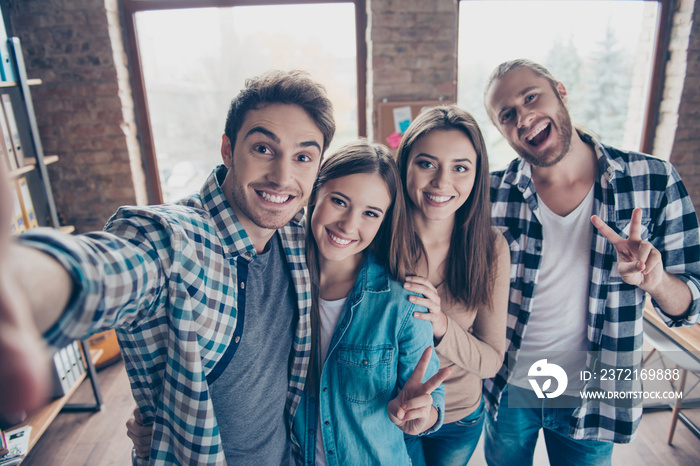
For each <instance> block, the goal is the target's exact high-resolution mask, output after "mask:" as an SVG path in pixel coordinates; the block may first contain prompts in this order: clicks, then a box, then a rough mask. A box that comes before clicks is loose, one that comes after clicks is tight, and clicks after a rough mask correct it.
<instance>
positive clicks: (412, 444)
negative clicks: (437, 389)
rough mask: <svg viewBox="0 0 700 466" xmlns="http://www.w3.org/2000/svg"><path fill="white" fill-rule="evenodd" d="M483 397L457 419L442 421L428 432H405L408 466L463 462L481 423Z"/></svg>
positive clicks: (474, 445) (472, 449)
mask: <svg viewBox="0 0 700 466" xmlns="http://www.w3.org/2000/svg"><path fill="white" fill-rule="evenodd" d="M484 411H485V410H484V400H483V399H482V400H481V403H480V404H479V407H478V408H476V411H474V412H473V413H471V414H470V415H468V416H467V417H465V418H463V419H460V420H459V421H455V422H450V423H449V424H443V425H442V427H440V429H439V430H438V431H437V432H433V433H432V434H428V435H421V436H419V437H418V436H412V435H405V436H404V441H405V442H406V448H407V449H408V455H409V456H410V457H411V465H412V466H426V465H431V466H432V465H445V466H451V465H465V464H467V462H468V461H469V458H471V456H472V453H474V449H476V444H477V443H479V437H481V429H482V427H483V426H484Z"/></svg>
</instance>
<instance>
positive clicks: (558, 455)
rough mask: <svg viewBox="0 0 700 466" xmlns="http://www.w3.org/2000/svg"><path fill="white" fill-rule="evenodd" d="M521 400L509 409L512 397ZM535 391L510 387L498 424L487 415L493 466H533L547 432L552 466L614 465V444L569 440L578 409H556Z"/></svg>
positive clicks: (486, 435)
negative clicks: (538, 442) (572, 418)
mask: <svg viewBox="0 0 700 466" xmlns="http://www.w3.org/2000/svg"><path fill="white" fill-rule="evenodd" d="M509 396H510V398H514V399H515V398H516V397H517V399H518V404H517V405H518V406H523V405H529V406H528V407H524V408H509V407H508V398H509ZM550 401H552V400H540V399H538V398H536V397H535V395H534V393H533V392H532V391H531V390H525V389H522V388H520V387H516V386H514V385H508V386H507V387H506V389H505V390H504V391H503V395H502V396H501V403H500V405H499V406H498V421H497V422H494V421H493V419H492V418H491V416H490V415H486V425H485V427H484V452H485V454H486V462H487V463H488V464H489V466H532V459H533V455H534V453H535V444H536V443H537V437H538V435H539V432H540V429H544V440H545V444H546V446H547V456H548V457H549V463H550V464H551V465H552V466H584V465H585V466H610V462H611V458H612V450H613V444H612V443H610V442H601V441H597V440H574V439H571V438H569V436H568V435H567V434H568V431H569V422H570V421H571V416H572V414H573V412H574V409H575V408H571V407H568V408H562V407H553V406H552V404H550Z"/></svg>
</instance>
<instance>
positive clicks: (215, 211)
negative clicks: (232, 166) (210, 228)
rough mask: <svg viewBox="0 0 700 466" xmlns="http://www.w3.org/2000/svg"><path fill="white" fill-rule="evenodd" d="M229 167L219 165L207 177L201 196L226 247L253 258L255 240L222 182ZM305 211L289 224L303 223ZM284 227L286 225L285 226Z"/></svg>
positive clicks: (232, 252)
mask: <svg viewBox="0 0 700 466" xmlns="http://www.w3.org/2000/svg"><path fill="white" fill-rule="evenodd" d="M227 172H228V168H226V166H225V165H219V166H218V167H216V168H215V169H214V170H213V171H212V173H211V174H210V175H209V176H208V177H207V179H206V181H205V182H204V185H203V186H202V189H201V190H200V196H201V199H202V203H203V205H204V208H205V209H206V210H207V211H208V212H209V215H210V216H211V219H212V221H213V223H214V224H215V225H216V228H217V230H218V231H219V236H220V237H221V240H222V243H223V245H224V247H225V248H226V249H227V251H228V252H229V253H230V254H233V255H241V256H243V257H244V258H245V259H248V260H252V259H253V258H254V257H255V256H256V252H255V247H254V246H253V242H252V241H251V240H250V238H249V237H248V233H246V231H245V229H244V228H243V225H242V224H241V222H240V221H239V220H238V217H236V214H235V213H234V211H233V209H232V208H231V206H230V205H229V203H228V201H227V200H226V197H225V196H224V192H223V190H222V189H221V184H222V183H223V181H224V179H225V178H226V173H227ZM303 214H304V211H303V210H302V211H300V212H298V213H297V214H296V215H295V216H294V217H293V218H292V220H290V222H289V223H288V225H293V226H296V227H299V226H301V225H302V224H303V216H304V215H303ZM283 228H284V227H283Z"/></svg>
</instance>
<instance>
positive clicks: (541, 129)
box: [526, 123, 549, 141]
mask: <svg viewBox="0 0 700 466" xmlns="http://www.w3.org/2000/svg"><path fill="white" fill-rule="evenodd" d="M548 124H549V123H544V124H542V125H540V126H538V127H536V128H535V130H534V131H533V133H532V134H530V135H529V136H528V137H527V138H526V139H527V140H528V141H532V140H533V139H534V138H535V136H537V135H538V134H540V133H541V132H542V131H544V129H545V128H546V127H547V125H548Z"/></svg>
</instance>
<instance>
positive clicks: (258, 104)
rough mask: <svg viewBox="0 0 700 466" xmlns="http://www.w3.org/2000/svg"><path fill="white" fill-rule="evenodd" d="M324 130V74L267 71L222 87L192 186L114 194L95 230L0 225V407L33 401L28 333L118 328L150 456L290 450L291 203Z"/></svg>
mask: <svg viewBox="0 0 700 466" xmlns="http://www.w3.org/2000/svg"><path fill="white" fill-rule="evenodd" d="M334 132H335V123H334V120H333V114H332V105H331V103H330V101H329V100H328V98H327V96H326V93H325V90H324V89H323V87H322V86H321V85H319V84H318V83H316V82H314V81H313V80H311V79H310V78H309V77H308V76H307V75H306V74H304V73H301V72H272V73H268V74H265V75H263V76H260V77H257V78H253V79H250V80H248V81H247V82H246V87H245V89H244V90H242V91H241V93H240V94H239V95H238V96H237V97H236V98H235V99H234V100H233V101H232V104H231V108H230V111H229V115H228V118H227V121H226V128H225V134H224V135H223V137H222V143H221V155H222V159H223V165H220V166H219V167H217V168H216V169H215V170H214V171H213V172H212V174H211V175H210V176H209V178H208V179H207V181H206V182H205V184H204V186H203V187H202V189H201V191H200V192H199V193H197V194H195V195H192V196H190V197H187V198H185V199H183V200H181V201H179V202H178V203H176V204H173V205H161V206H150V207H123V208H121V209H119V211H118V212H117V213H116V214H115V215H114V216H113V217H112V218H111V219H110V220H109V222H108V223H107V226H106V227H105V231H104V232H96V233H90V234H86V235H78V236H67V235H61V234H60V233H58V232H55V231H53V230H49V231H46V230H37V231H31V232H27V233H26V234H23V235H22V236H21V237H19V238H16V239H12V240H10V239H9V238H8V237H7V234H6V233H5V232H3V233H2V235H3V236H2V238H0V251H1V252H2V266H1V268H0V352H1V353H2V354H3V358H2V360H3V362H1V363H0V411H2V412H8V411H10V410H14V411H20V410H23V409H31V408H34V407H36V406H37V405H38V404H40V402H41V401H42V399H43V397H42V393H43V392H44V390H43V389H45V388H46V380H47V378H46V374H47V369H46V367H47V366H46V365H44V364H41V365H40V364H39V362H38V361H39V360H40V359H38V358H41V359H44V354H43V353H42V351H41V350H40V349H39V346H40V343H39V338H38V334H39V333H41V334H43V335H44V339H45V340H46V341H47V342H48V343H49V345H51V346H55V347H60V346H62V345H64V344H66V343H67V342H68V341H70V340H73V339H78V338H85V337H87V336H88V335H90V334H93V333H95V332H98V331H102V330H105V329H108V328H116V329H117V332H118V335H119V340H120V346H121V348H122V355H123V357H124V361H125V364H126V370H127V373H128V375H129V379H130V382H131V387H132V391H133V395H134V398H135V400H136V403H137V407H138V410H139V412H140V415H141V417H142V418H143V421H144V423H145V424H153V440H152V443H151V448H150V462H151V463H156V464H173V463H177V464H223V463H224V462H225V461H226V462H228V464H251V465H252V464H272V463H275V464H283V463H289V461H290V458H291V446H290V443H291V442H290V440H289V438H288V433H287V432H288V430H289V426H290V425H291V421H292V418H293V416H294V415H295V412H296V408H297V405H298V403H299V399H300V395H301V393H302V391H303V385H304V380H305V378H306V372H307V368H308V365H309V354H310V348H311V331H310V328H311V327H310V322H309V306H310V290H309V280H308V271H307V268H306V264H305V257H304V230H303V225H302V223H301V217H302V214H301V211H302V209H303V208H304V206H305V204H306V200H307V198H308V196H309V194H310V192H311V189H312V186H313V183H314V180H315V178H316V174H317V172H318V169H319V166H320V163H321V159H322V156H323V153H324V151H325V150H326V149H327V148H328V145H329V144H330V142H331V139H332V137H333V134H334ZM2 181H3V184H4V181H5V180H4V175H3V180H2ZM3 188H4V189H5V190H7V186H3ZM3 199H5V196H3ZM3 207H4V209H3V210H2V218H5V219H7V218H9V210H8V209H7V206H3ZM6 223H7V224H9V220H8V221H7V222H6ZM271 277H274V278H272V279H271ZM32 318H33V321H32ZM244 320H245V328H244V325H243V324H244ZM8 355H15V356H16V358H14V359H13V360H12V361H9V362H8V360H7V357H6V356H8ZM214 413H216V416H215V415H214ZM241 426H244V427H245V428H241ZM224 446H225V448H224ZM144 461H145V460H144Z"/></svg>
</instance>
